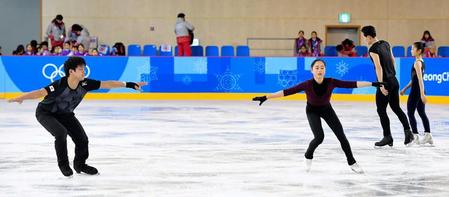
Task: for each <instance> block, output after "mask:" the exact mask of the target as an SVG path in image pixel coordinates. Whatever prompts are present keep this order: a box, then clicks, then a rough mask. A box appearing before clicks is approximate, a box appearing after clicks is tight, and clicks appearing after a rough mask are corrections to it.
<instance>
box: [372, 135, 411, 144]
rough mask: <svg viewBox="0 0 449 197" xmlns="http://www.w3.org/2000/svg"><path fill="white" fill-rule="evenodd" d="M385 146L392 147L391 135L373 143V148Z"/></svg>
mask: <svg viewBox="0 0 449 197" xmlns="http://www.w3.org/2000/svg"><path fill="white" fill-rule="evenodd" d="M412 136H413V135H412ZM385 145H388V146H390V147H391V146H393V138H392V137H391V135H389V136H385V137H384V138H382V140H380V141H378V142H376V143H374V146H376V147H382V146H385Z"/></svg>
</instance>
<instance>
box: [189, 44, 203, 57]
mask: <svg viewBox="0 0 449 197" xmlns="http://www.w3.org/2000/svg"><path fill="white" fill-rule="evenodd" d="M192 56H204V49H203V46H192Z"/></svg>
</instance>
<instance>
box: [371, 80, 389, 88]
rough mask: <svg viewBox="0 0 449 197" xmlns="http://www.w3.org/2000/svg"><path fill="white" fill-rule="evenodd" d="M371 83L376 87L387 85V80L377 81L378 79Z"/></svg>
mask: <svg viewBox="0 0 449 197" xmlns="http://www.w3.org/2000/svg"><path fill="white" fill-rule="evenodd" d="M371 85H372V86H374V87H381V86H384V87H387V83H385V82H377V81H376V82H372V83H371Z"/></svg>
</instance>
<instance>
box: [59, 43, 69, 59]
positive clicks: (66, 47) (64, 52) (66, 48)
mask: <svg viewBox="0 0 449 197" xmlns="http://www.w3.org/2000/svg"><path fill="white" fill-rule="evenodd" d="M70 52H71V51H70V42H64V48H63V49H62V51H61V56H69V54H70Z"/></svg>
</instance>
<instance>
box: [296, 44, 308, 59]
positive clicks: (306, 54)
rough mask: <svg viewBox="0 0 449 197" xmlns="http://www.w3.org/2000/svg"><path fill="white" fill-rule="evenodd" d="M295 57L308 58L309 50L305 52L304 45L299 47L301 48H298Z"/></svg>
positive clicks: (305, 47)
mask: <svg viewBox="0 0 449 197" xmlns="http://www.w3.org/2000/svg"><path fill="white" fill-rule="evenodd" d="M296 56H298V57H309V56H310V53H309V50H307V46H306V44H305V43H304V44H303V45H301V47H299V51H298V54H297V55H296Z"/></svg>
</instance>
